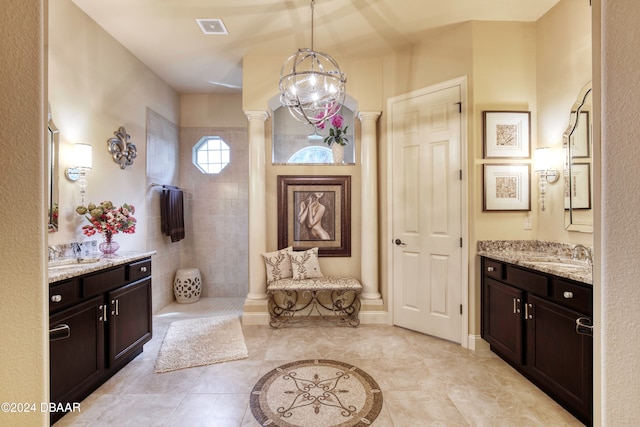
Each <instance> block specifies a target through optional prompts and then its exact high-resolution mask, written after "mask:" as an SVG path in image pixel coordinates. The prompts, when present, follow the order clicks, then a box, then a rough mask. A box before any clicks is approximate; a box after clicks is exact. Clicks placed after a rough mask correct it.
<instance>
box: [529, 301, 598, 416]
mask: <svg viewBox="0 0 640 427" xmlns="http://www.w3.org/2000/svg"><path fill="white" fill-rule="evenodd" d="M527 302H528V304H529V308H528V311H529V319H527V326H526V327H527V355H526V367H525V369H526V370H527V372H528V373H529V374H530V375H531V376H532V377H534V378H535V379H536V380H537V381H538V383H539V384H540V386H541V388H542V387H544V388H545V389H546V390H547V391H548V393H550V394H552V395H554V396H556V398H559V400H560V401H561V402H564V403H566V404H567V405H569V406H570V407H571V408H572V409H573V411H572V412H575V413H576V415H578V416H579V418H580V419H581V420H582V421H584V422H587V424H590V420H591V412H592V408H591V406H592V404H591V402H592V400H591V399H592V377H593V375H592V366H593V360H592V352H593V339H592V338H591V337H590V336H586V335H580V334H578V333H577V332H576V319H577V318H579V317H582V316H583V315H582V314H580V313H578V312H575V311H572V310H569V309H567V308H564V307H562V306H560V305H558V304H555V303H552V302H549V301H546V300H544V299H542V298H538V297H536V296H533V295H529V296H528V297H527Z"/></svg>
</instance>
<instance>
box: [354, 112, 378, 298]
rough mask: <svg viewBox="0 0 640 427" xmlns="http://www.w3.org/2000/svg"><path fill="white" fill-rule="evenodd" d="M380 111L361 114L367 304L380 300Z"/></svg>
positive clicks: (363, 268)
mask: <svg viewBox="0 0 640 427" xmlns="http://www.w3.org/2000/svg"><path fill="white" fill-rule="evenodd" d="M380 113H381V112H380V111H361V112H359V113H358V119H360V122H361V123H362V135H361V145H360V153H361V165H362V166H361V168H362V193H361V194H362V196H361V197H362V202H361V204H362V216H361V226H362V231H361V248H362V261H361V275H362V295H361V298H362V299H363V300H380V299H381V298H382V297H381V295H380V292H379V289H378V287H379V286H378V181H377V180H378V151H377V150H378V148H377V140H378V138H377V133H376V123H377V121H378V117H380Z"/></svg>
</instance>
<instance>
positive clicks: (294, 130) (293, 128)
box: [271, 106, 355, 165]
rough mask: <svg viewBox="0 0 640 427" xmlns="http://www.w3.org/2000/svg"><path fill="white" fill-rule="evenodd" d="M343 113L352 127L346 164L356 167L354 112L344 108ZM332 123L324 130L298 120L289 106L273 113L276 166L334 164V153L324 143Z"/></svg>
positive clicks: (348, 135) (279, 108) (341, 111)
mask: <svg viewBox="0 0 640 427" xmlns="http://www.w3.org/2000/svg"><path fill="white" fill-rule="evenodd" d="M340 114H341V115H342V117H344V120H345V125H346V126H348V129H347V134H346V138H347V140H348V143H347V145H345V146H344V148H345V150H344V163H343V164H348V165H353V164H355V142H354V141H355V137H354V113H353V111H352V110H351V109H350V108H349V107H347V106H342V109H341V110H340ZM330 127H331V124H329V123H327V124H326V125H325V128H324V129H316V128H314V127H312V126H311V125H309V124H306V123H301V122H299V121H298V120H296V119H295V118H294V117H293V116H292V115H291V113H290V112H289V110H288V109H287V108H286V107H281V106H280V107H278V108H275V109H274V110H273V139H272V141H273V146H272V153H271V155H272V157H271V160H272V163H273V164H274V165H294V164H332V163H333V154H332V151H331V148H330V147H329V146H328V145H327V144H325V143H324V138H326V137H327V136H328V135H329V128H330Z"/></svg>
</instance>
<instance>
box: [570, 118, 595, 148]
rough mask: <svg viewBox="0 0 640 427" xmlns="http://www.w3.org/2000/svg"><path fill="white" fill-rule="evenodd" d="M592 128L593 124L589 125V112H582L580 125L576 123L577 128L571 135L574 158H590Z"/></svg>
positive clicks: (579, 120)
mask: <svg viewBox="0 0 640 427" xmlns="http://www.w3.org/2000/svg"><path fill="white" fill-rule="evenodd" d="M590 128H591V124H590V123H589V112H588V111H581V112H580V116H579V118H578V123H576V127H575V129H574V131H573V133H572V134H571V139H570V141H571V157H572V158H574V159H577V158H588V157H589V151H590V150H589V145H591V144H590V135H589V133H590V132H589V129H590Z"/></svg>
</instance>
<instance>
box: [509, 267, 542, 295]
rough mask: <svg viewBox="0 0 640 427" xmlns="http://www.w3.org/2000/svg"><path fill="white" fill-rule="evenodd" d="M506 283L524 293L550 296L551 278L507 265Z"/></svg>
mask: <svg viewBox="0 0 640 427" xmlns="http://www.w3.org/2000/svg"><path fill="white" fill-rule="evenodd" d="M505 281H506V282H507V283H509V284H511V285H513V286H515V287H517V288H518V289H522V290H523V291H527V292H531V293H533V294H536V295H540V296H544V297H546V296H549V278H548V277H547V276H545V275H542V274H538V273H534V272H533V271H529V270H523V269H521V268H517V267H512V266H510V265H507V266H506V278H505Z"/></svg>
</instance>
